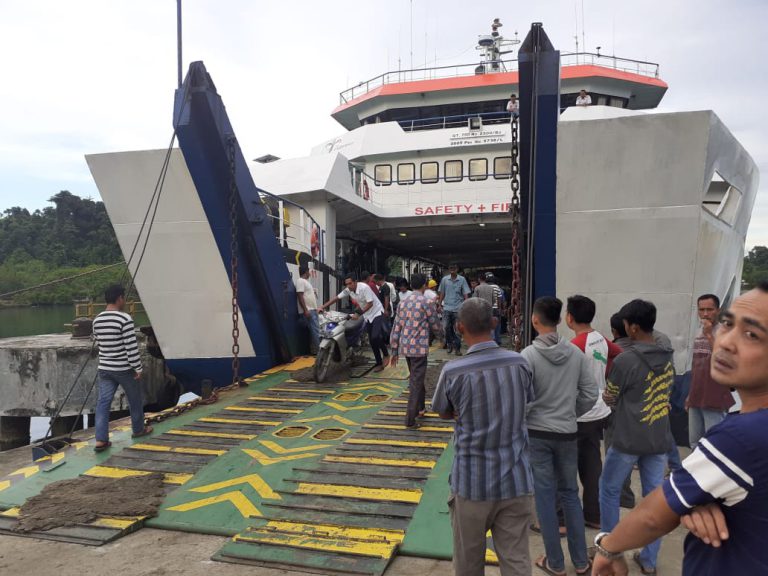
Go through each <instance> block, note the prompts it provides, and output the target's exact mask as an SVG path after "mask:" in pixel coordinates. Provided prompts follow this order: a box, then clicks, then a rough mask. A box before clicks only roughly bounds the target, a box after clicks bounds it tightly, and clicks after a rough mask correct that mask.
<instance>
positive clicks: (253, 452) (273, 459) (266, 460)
mask: <svg viewBox="0 0 768 576" xmlns="http://www.w3.org/2000/svg"><path fill="white" fill-rule="evenodd" d="M243 452H245V453H246V454H248V456H250V457H251V458H253V459H254V460H256V461H257V462H258V463H259V464H261V465H262V466H271V465H272V464H278V463H280V462H288V461H290V460H302V459H304V458H313V457H315V456H319V454H317V453H315V452H310V453H309V454H290V455H288V456H268V455H267V454H264V452H262V451H260V450H257V449H256V448H243Z"/></svg>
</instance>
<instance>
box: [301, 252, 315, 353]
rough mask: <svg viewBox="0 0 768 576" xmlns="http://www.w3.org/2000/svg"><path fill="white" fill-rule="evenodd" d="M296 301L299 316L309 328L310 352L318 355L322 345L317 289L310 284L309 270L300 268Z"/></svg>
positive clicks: (303, 267)
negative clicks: (319, 347)
mask: <svg viewBox="0 0 768 576" xmlns="http://www.w3.org/2000/svg"><path fill="white" fill-rule="evenodd" d="M296 300H297V301H298V304H299V314H300V315H301V317H302V318H304V322H305V323H306V324H307V327H308V328H309V338H310V340H309V343H310V346H309V351H310V352H311V353H312V354H316V353H317V348H318V346H319V345H320V321H319V319H318V316H317V295H316V294H315V288H314V287H313V286H312V284H310V282H309V268H307V267H306V266H300V267H299V279H298V280H296Z"/></svg>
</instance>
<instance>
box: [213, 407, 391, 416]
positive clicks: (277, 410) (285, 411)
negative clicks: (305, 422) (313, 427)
mask: <svg viewBox="0 0 768 576" xmlns="http://www.w3.org/2000/svg"><path fill="white" fill-rule="evenodd" d="M224 410H233V411H235V412H271V413H274V414H301V413H302V412H303V410H295V409H294V408H251V407H250V406H227V407H226V408H224ZM403 414H405V412H403Z"/></svg>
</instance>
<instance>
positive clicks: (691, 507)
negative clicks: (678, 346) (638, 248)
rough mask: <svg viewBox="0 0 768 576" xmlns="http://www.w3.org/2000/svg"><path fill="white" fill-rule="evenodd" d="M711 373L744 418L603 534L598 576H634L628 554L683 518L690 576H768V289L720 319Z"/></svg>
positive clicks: (717, 433)
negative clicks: (731, 391)
mask: <svg viewBox="0 0 768 576" xmlns="http://www.w3.org/2000/svg"><path fill="white" fill-rule="evenodd" d="M711 372H712V378H713V379H714V380H715V381H716V382H717V383H718V384H720V385H721V386H724V387H726V388H728V387H730V388H735V389H736V390H737V391H738V392H739V395H740V396H741V400H742V408H741V413H739V414H729V415H728V416H726V417H725V419H724V420H723V421H722V422H720V423H719V424H716V425H715V426H713V427H712V428H710V429H709V431H708V432H707V433H706V434H705V435H704V437H703V438H702V439H701V440H700V442H699V443H698V445H697V446H696V448H695V449H694V451H693V452H692V453H691V455H690V456H689V457H688V458H686V459H685V460H684V461H683V466H682V468H680V469H679V470H675V471H673V472H672V473H671V475H670V477H669V478H668V479H667V480H666V481H665V482H664V484H663V485H662V486H660V487H659V488H657V489H656V490H654V491H653V492H651V493H650V494H649V495H648V497H646V498H645V499H644V500H643V501H642V502H641V503H640V504H639V505H638V507H637V508H635V509H634V510H633V511H632V512H631V513H630V514H629V515H628V516H626V517H625V518H624V519H623V520H622V521H621V522H620V523H619V524H618V525H617V526H616V528H614V530H613V531H612V532H611V533H610V534H603V533H601V534H598V536H597V538H596V539H595V544H596V547H597V550H598V554H599V556H598V557H596V558H595V564H594V572H593V574H595V575H596V576H611V575H613V574H627V565H626V563H625V561H624V558H623V555H622V552H624V551H625V550H630V549H633V548H637V547H639V546H643V545H645V544H647V543H648V542H651V541H653V540H655V539H656V538H659V537H660V536H662V535H664V534H666V533H668V532H670V531H672V530H673V529H674V528H675V527H677V525H678V523H680V521H681V517H682V520H683V523H684V524H685V526H686V527H687V528H689V529H691V530H692V531H693V534H692V535H689V536H688V537H687V538H686V541H685V557H684V559H683V575H684V576H693V575H696V576H710V575H711V576H714V575H725V574H728V575H730V574H734V575H736V574H739V575H740V574H745V575H746V574H749V575H752V574H768V547H766V541H767V540H768V434H766V433H765V431H766V430H768V281H764V282H762V283H761V284H760V285H759V286H758V287H757V288H755V289H754V290H751V291H750V292H747V293H746V294H744V295H742V296H740V297H739V298H737V299H736V300H734V302H733V304H732V305H731V308H730V309H729V310H728V311H727V312H724V313H723V314H722V315H721V324H720V328H719V329H718V331H717V334H716V335H715V340H714V345H713V348H712V363H711ZM696 535H698V536H701V539H700V538H697V537H695V536H696Z"/></svg>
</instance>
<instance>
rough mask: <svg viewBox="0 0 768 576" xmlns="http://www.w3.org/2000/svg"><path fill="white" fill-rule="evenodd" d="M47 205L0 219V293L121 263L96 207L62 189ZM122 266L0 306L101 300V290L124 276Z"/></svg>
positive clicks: (107, 223)
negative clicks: (40, 208) (50, 204)
mask: <svg viewBox="0 0 768 576" xmlns="http://www.w3.org/2000/svg"><path fill="white" fill-rule="evenodd" d="M50 202H51V203H52V204H53V206H49V207H46V208H43V209H42V210H35V211H34V212H30V211H29V210H27V209H26V208H20V207H13V208H9V209H7V210H5V211H4V212H3V213H2V214H1V215H0V294H5V293H7V292H13V291H15V290H20V289H23V288H27V287H30V286H36V285H38V284H43V283H46V282H50V281H53V280H57V279H59V278H64V277H69V276H75V275H77V274H80V273H83V272H88V271H91V270H95V269H98V268H101V267H103V266H106V265H109V264H115V263H117V262H120V261H122V260H123V255H122V252H121V251H120V247H119V246H118V243H117V238H116V237H115V232H114V230H113V229H112V224H111V223H110V221H109V217H108V216H107V211H106V209H105V208H104V204H103V203H102V202H98V201H94V200H91V199H89V198H80V197H79V196H75V195H74V194H71V193H70V192H68V191H66V190H63V191H61V192H59V193H58V194H56V195H55V196H54V197H53V198H51V199H50ZM124 273H125V265H123V266H116V267H114V268H110V269H109V270H105V271H103V272H100V273H97V274H94V275H89V276H85V277H83V278H78V279H76V280H73V281H69V282H63V283H61V284H57V285H54V286H50V287H47V288H43V289H39V290H34V291H31V292H25V293H22V294H19V295H17V296H14V297H12V298H8V299H5V300H4V302H3V303H4V304H11V305H26V304H71V303H72V301H73V300H77V299H88V298H91V299H94V300H96V301H101V300H103V289H104V286H106V285H107V284H109V283H112V282H118V281H120V280H121V279H122V278H123V277H124Z"/></svg>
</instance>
